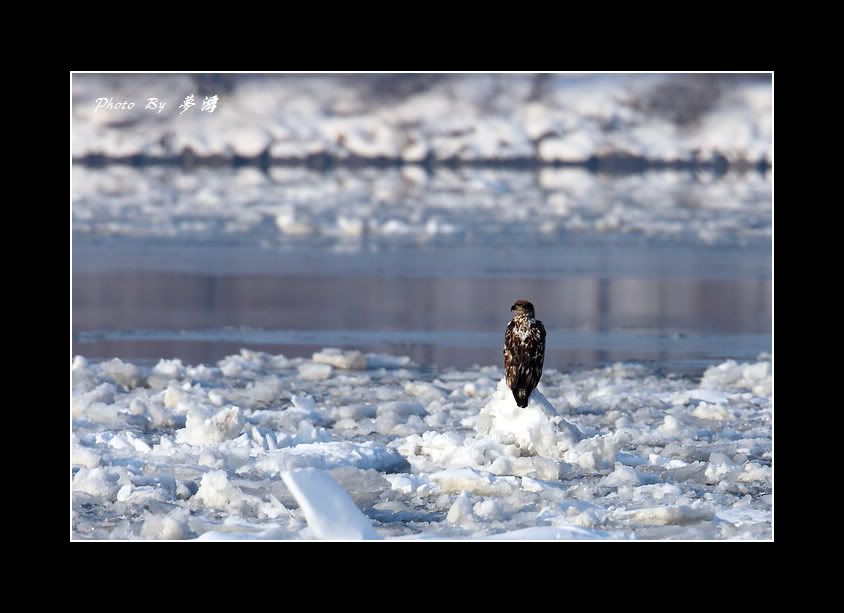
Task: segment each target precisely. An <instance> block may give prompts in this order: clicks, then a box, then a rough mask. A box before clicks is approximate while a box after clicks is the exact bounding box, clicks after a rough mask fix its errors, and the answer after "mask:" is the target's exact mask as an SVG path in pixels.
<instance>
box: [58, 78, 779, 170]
mask: <svg viewBox="0 0 844 613" xmlns="http://www.w3.org/2000/svg"><path fill="white" fill-rule="evenodd" d="M199 81H202V82H199ZM191 94H193V95H195V96H196V97H197V100H196V101H197V105H196V107H192V108H189V109H187V110H186V111H185V112H180V109H179V108H178V107H179V105H180V104H181V103H182V101H183V99H184V98H185V97H187V96H188V95H191ZM212 95H217V96H218V98H219V103H218V106H217V108H216V109H215V110H214V112H213V113H208V112H203V111H202V110H201V103H202V102H203V100H204V97H205V96H209V97H210V96H212ZM103 97H105V98H107V99H111V100H112V101H113V102H115V103H117V105H121V103H123V102H124V101H125V102H127V103H132V102H134V105H135V106H134V108H133V109H131V110H126V109H123V110H114V109H104V108H98V105H97V104H96V100H97V99H99V98H103ZM151 97H156V98H158V99H160V100H164V101H165V103H166V105H167V106H165V108H164V110H163V111H162V112H160V113H159V112H157V110H148V109H145V106H147V99H148V98H151ZM771 134H772V86H771V79H770V78H769V77H768V78H766V77H765V76H757V77H752V78H748V77H739V76H736V75H732V76H730V75H720V76H719V75H648V74H645V75H529V74H522V75H519V74H510V75H495V74H492V75H265V76H249V75H228V76H227V77H223V78H219V79H217V80H216V81H214V80H211V79H207V78H205V79H204V81H203V77H197V76H191V75H175V74H174V75H97V74H76V75H74V76H73V135H72V137H73V138H72V144H73V157H74V159H84V158H89V157H100V158H107V159H126V158H132V157H138V156H140V157H144V158H148V159H172V158H175V157H180V156H181V157H188V158H191V159H196V158H199V159H205V160H209V161H216V162H219V161H225V160H234V159H256V158H264V159H267V160H283V161H288V162H289V161H305V160H308V159H313V158H331V159H334V160H340V161H343V160H349V159H355V160H361V161H363V162H367V161H370V162H376V161H382V162H383V161H385V160H390V161H393V160H395V161H402V162H409V163H414V162H426V161H430V160H444V161H455V162H461V161H476V160H487V161H507V160H536V161H539V162H572V163H576V162H584V161H586V160H589V159H590V158H606V157H612V156H621V157H635V158H638V159H641V160H660V161H665V162H673V161H679V160H682V161H688V162H700V161H711V160H715V159H719V160H723V161H724V162H728V163H729V162H738V161H741V162H746V163H750V164H755V163H757V162H760V161H761V162H766V163H767V162H770V161H771V153H772V151H771V146H772V140H771Z"/></svg>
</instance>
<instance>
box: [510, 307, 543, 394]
mask: <svg viewBox="0 0 844 613" xmlns="http://www.w3.org/2000/svg"><path fill="white" fill-rule="evenodd" d="M510 310H511V311H514V312H515V315H514V316H513V319H512V321H511V322H510V323H509V324H508V325H507V330H506V332H505V333H504V376H505V378H506V380H507V387H509V388H510V390H511V391H512V392H513V397H514V398H515V400H516V404H517V405H518V406H520V407H521V408H526V407H527V405H528V399H529V398H530V394H531V392H532V391H533V390H534V388H535V387H536V386H537V385H539V380H540V379H541V378H542V364H543V363H544V362H545V326H544V325H542V322H541V321H539V320H538V319H536V311H535V310H534V308H533V305H532V304H531V303H530V302H528V301H527V300H517V301H516V302H515V304H513V306H511V307H510Z"/></svg>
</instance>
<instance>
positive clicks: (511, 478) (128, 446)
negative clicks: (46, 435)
mask: <svg viewBox="0 0 844 613" xmlns="http://www.w3.org/2000/svg"><path fill="white" fill-rule="evenodd" d="M319 356H323V357H322V358H320V357H319ZM325 356H327V359H329V360H331V361H332V362H334V365H331V364H325V363H324V362H322V361H318V360H319V359H326V357H325ZM360 357H361V355H359V354H356V353H354V352H338V351H336V350H323V351H320V352H318V353H316V354H315V355H314V357H313V359H310V360H308V359H304V358H286V357H285V356H278V355H275V356H274V355H269V354H265V353H260V352H255V351H249V350H243V351H242V352H241V353H240V354H238V355H234V356H228V357H226V358H224V359H223V360H220V361H219V362H218V363H217V364H206V365H185V364H182V363H181V362H179V361H177V360H163V361H160V362H158V363H157V364H149V365H145V364H131V363H128V362H125V361H116V360H104V361H92V360H85V359H84V358H81V357H77V358H75V359H74V360H73V364H72V379H73V396H72V402H71V411H70V412H71V420H72V427H73V429H72V437H71V463H72V467H71V476H70V478H71V490H72V493H73V497H72V526H73V538H97V539H108V538H112V539H194V538H200V539H203V540H207V539H313V538H328V539H347V538H348V539H357V538H376V537H377V538H420V539H430V538H435V539H439V538H442V539H451V538H493V537H494V538H506V539H521V538H542V539H558V538H565V539H575V538H609V539H628V538H636V539H650V538H696V539H698V538H711V539H765V538H770V537H771V531H772V486H773V457H772V436H771V421H772V396H771V390H772V375H771V373H772V370H771V362H770V358H769V357H768V356H766V355H763V356H760V358H759V361H757V362H755V363H749V364H740V363H735V362H732V361H729V362H725V363H722V364H718V365H714V366H711V367H710V368H708V369H706V370H705V372H703V373H702V375H701V376H699V377H688V376H682V377H681V376H676V375H672V374H667V375H666V374H659V373H655V372H652V371H651V370H649V369H648V368H647V367H645V366H642V365H636V364H614V365H611V366H607V367H604V368H598V369H591V370H577V371H573V372H569V373H562V372H559V371H556V370H553V369H550V368H549V369H548V370H547V372H546V373H545V374H544V376H543V379H542V383H541V384H540V386H539V388H537V389H536V390H534V392H533V394H532V395H531V398H530V401H529V404H528V407H527V408H526V409H518V407H516V405H515V402H514V400H513V398H512V394H511V393H510V391H509V389H507V387H506V385H505V384H504V383H503V381H502V376H503V373H502V370H501V368H500V367H484V368H480V369H470V370H456V369H430V368H425V369H422V368H418V367H416V366H414V365H413V364H411V363H410V361H409V360H407V359H402V358H400V357H390V356H385V355H380V356H377V355H374V354H368V355H364V356H363V357H364V358H365V360H366V365H365V366H364V364H363V362H362V361H361V359H360ZM303 366H304V367H305V368H304V371H305V372H307V371H308V368H312V367H317V366H327V367H329V368H330V369H331V371H330V372H329V373H328V374H327V376H326V377H320V378H308V377H303V375H302V371H303V368H302V367H303ZM387 366H389V368H388V367H387ZM352 367H354V368H352ZM350 375H353V377H359V378H360V380H359V381H358V380H355V381H356V382H351V381H350V379H349V377H350ZM496 381H497V382H498V383H497V384H496Z"/></svg>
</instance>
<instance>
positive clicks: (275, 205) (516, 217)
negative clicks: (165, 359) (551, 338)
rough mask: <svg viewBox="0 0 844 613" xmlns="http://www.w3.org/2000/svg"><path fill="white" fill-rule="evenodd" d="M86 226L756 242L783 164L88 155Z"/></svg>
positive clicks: (220, 236) (272, 237)
mask: <svg viewBox="0 0 844 613" xmlns="http://www.w3.org/2000/svg"><path fill="white" fill-rule="evenodd" d="M72 186H73V206H72V214H73V230H74V233H75V234H76V235H77V236H90V237H92V238H95V239H96V238H98V237H103V236H109V237H115V236H116V237H133V238H141V239H164V240H176V241H182V242H184V241H190V242H192V243H196V242H201V243H208V242H212V241H217V242H222V241H225V242H232V241H241V242H248V243H249V244H261V245H266V246H287V245H296V246H301V245H322V246H330V247H332V248H334V249H337V250H340V251H355V250H361V249H371V248H377V247H379V246H384V247H386V246H396V245H408V246H450V245H501V246H509V245H518V246H519V247H522V246H523V245H524V244H526V243H540V244H558V243H560V242H562V241H564V240H566V239H571V238H575V237H576V238H580V237H583V238H586V239H589V238H592V239H595V240H600V241H606V240H614V239H615V240H616V241H617V239H618V238H622V239H624V238H625V237H626V238H627V239H628V240H630V239H632V240H662V241H670V242H672V243H683V244H703V245H710V244H718V245H743V244H748V243H764V242H765V241H770V239H771V227H772V221H771V220H772V216H771V206H772V201H771V193H772V192H771V175H770V174H760V173H755V172H754V173H745V174H727V175H724V176H721V177H716V176H712V175H693V174H689V173H681V172H653V173H646V174H639V175H628V176H623V177H605V176H599V175H594V174H591V173H589V172H586V171H584V170H578V169H544V170H542V171H540V172H538V173H532V172H515V171H500V170H472V171H468V172H458V171H452V170H442V171H440V170H438V171H437V172H434V173H432V174H429V173H426V172H425V171H424V170H422V169H420V168H408V169H403V170H397V169H387V170H383V169H379V170H373V169H366V170H348V169H342V170H336V171H333V172H331V173H327V174H320V173H317V172H313V171H309V170H306V169H302V168H273V169H271V170H270V171H269V172H268V173H266V174H265V173H262V172H260V171H259V170H257V169H254V168H244V169H240V170H233V169H230V168H225V169H198V170H196V171H193V172H183V171H181V170H180V169H173V168H146V169H136V168H131V167H109V168H107V169H90V168H85V167H80V166H74V168H73V172H72Z"/></svg>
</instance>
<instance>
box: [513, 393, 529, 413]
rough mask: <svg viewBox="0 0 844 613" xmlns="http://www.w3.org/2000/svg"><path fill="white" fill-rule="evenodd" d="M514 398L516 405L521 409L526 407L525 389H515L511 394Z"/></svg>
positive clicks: (526, 394)
mask: <svg viewBox="0 0 844 613" xmlns="http://www.w3.org/2000/svg"><path fill="white" fill-rule="evenodd" d="M513 396H515V398H516V404H517V405H519V406H520V407H522V408H523V409H524V408H526V407H527V405H528V391H527V390H526V389H517V390H515V393H514V394H513Z"/></svg>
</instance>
